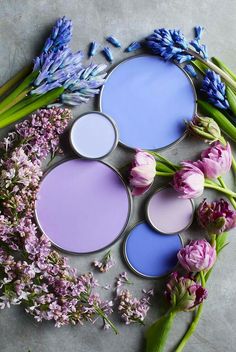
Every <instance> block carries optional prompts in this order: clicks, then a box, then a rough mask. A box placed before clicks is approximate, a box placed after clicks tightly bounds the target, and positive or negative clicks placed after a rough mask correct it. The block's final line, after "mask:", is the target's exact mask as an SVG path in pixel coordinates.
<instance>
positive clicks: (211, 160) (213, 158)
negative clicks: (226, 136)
mask: <svg viewBox="0 0 236 352" xmlns="http://www.w3.org/2000/svg"><path fill="white" fill-rule="evenodd" d="M201 158H202V160H200V161H199V162H198V163H199V167H200V168H201V170H202V171H203V173H204V175H205V177H207V178H217V177H219V176H222V175H224V174H226V173H227V172H228V171H229V170H230V168H231V164H232V153H231V147H230V144H229V143H227V144H226V146H223V145H222V144H221V143H220V142H214V143H213V144H212V145H211V146H210V147H209V148H207V149H206V150H204V151H203V152H202V154H201Z"/></svg>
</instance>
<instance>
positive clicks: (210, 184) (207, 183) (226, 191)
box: [205, 180, 236, 198]
mask: <svg viewBox="0 0 236 352" xmlns="http://www.w3.org/2000/svg"><path fill="white" fill-rule="evenodd" d="M205 187H206V188H211V189H215V190H216V191H219V192H222V193H224V194H226V195H228V196H231V197H234V198H236V193H235V192H233V191H231V190H230V189H228V188H223V187H222V186H220V185H217V183H215V182H213V181H210V180H205Z"/></svg>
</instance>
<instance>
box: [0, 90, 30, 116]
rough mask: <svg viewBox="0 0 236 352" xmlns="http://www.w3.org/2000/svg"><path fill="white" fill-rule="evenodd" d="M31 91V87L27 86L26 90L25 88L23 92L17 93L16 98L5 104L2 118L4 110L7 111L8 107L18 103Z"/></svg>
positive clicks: (0, 114)
mask: <svg viewBox="0 0 236 352" xmlns="http://www.w3.org/2000/svg"><path fill="white" fill-rule="evenodd" d="M29 92H30V88H27V89H25V90H23V92H22V93H20V94H19V95H17V97H16V98H15V99H12V100H11V101H10V102H9V103H8V104H7V105H5V106H4V107H3V108H2V109H1V110H0V119H1V118H2V114H3V113H4V112H6V111H7V110H8V109H10V108H11V107H13V106H14V105H16V104H17V103H19V102H20V101H22V100H23V99H24V98H25V97H26V96H27V94H28V93H29Z"/></svg>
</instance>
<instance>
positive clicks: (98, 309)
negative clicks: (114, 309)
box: [95, 307, 119, 335]
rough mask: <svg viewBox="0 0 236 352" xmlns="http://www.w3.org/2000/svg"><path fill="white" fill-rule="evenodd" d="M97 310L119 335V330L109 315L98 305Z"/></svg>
mask: <svg viewBox="0 0 236 352" xmlns="http://www.w3.org/2000/svg"><path fill="white" fill-rule="evenodd" d="M95 310H96V312H97V313H98V315H100V316H101V317H102V318H103V319H104V320H105V321H106V322H107V323H108V324H109V325H110V327H111V328H112V329H113V331H114V332H115V334H116V335H118V334H119V331H118V330H117V328H116V327H115V325H114V324H113V323H112V321H111V320H110V319H109V318H108V317H107V315H106V314H105V313H104V312H103V310H102V309H101V308H99V307H96V308H95Z"/></svg>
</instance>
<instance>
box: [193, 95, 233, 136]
mask: <svg viewBox="0 0 236 352" xmlns="http://www.w3.org/2000/svg"><path fill="white" fill-rule="evenodd" d="M198 108H199V109H200V111H201V113H202V114H205V115H206V116H209V117H212V118H213V119H214V120H215V121H216V122H217V123H218V125H219V127H220V129H221V130H222V131H223V132H225V133H226V134H227V135H228V136H229V137H230V138H231V139H232V140H233V141H234V142H236V127H235V126H234V125H233V124H232V123H231V122H230V121H229V120H228V119H227V118H226V117H225V115H224V114H223V113H222V112H221V111H219V110H218V109H217V108H215V107H213V106H212V105H211V104H209V103H207V102H205V101H203V100H198Z"/></svg>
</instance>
